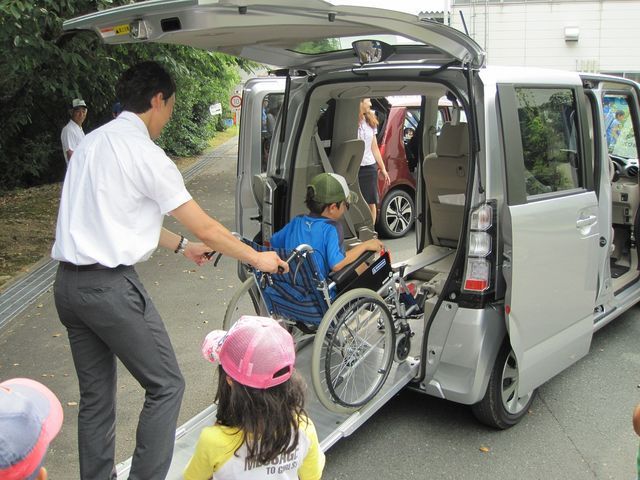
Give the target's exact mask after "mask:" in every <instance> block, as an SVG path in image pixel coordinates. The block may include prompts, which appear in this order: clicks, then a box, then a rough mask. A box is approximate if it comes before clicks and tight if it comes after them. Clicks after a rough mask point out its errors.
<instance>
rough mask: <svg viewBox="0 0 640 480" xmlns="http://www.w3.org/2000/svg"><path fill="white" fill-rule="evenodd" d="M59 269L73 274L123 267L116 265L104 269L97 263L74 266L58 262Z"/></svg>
mask: <svg viewBox="0 0 640 480" xmlns="http://www.w3.org/2000/svg"><path fill="white" fill-rule="evenodd" d="M60 267H62V268H64V269H65V270H73V271H74V272H88V271H94V270H115V269H116V268H120V267H124V265H118V266H117V267H106V266H104V265H101V264H99V263H91V264H89V265H75V264H73V263H69V262H60Z"/></svg>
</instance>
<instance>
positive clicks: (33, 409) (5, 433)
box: [0, 378, 63, 480]
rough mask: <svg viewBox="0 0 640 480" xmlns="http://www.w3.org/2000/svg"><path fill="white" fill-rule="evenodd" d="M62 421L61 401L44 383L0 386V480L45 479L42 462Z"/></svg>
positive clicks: (22, 381) (16, 382)
mask: <svg viewBox="0 0 640 480" xmlns="http://www.w3.org/2000/svg"><path fill="white" fill-rule="evenodd" d="M62 418H63V413H62V405H60V401H59V400H58V399H57V398H56V396H55V395H54V394H53V392H52V391H51V390H49V389H48V388H47V387H45V386H44V385H42V384H41V383H38V382H36V381H35V380H30V379H28V378H14V379H12V380H7V381H5V382H2V383H0V478H1V479H2V480H36V479H37V480H46V478H47V471H46V470H45V469H44V467H43V466H42V463H43V461H44V457H45V455H46V453H47V449H48V448H49V443H51V441H52V440H53V439H54V437H55V436H56V435H57V434H58V432H59V431H60V427H61V426H62Z"/></svg>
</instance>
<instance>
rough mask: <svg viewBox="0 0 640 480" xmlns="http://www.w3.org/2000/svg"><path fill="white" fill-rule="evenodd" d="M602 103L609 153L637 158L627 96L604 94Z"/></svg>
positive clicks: (626, 157)
mask: <svg viewBox="0 0 640 480" xmlns="http://www.w3.org/2000/svg"><path fill="white" fill-rule="evenodd" d="M602 104H603V114H604V128H605V133H606V135H607V147H608V148H609V153H610V154H612V155H615V156H617V157H622V158H625V159H628V158H638V150H637V148H636V136H635V131H634V129H633V121H632V120H631V112H630V111H629V101H628V99H627V97H626V96H625V95H609V94H606V95H605V96H604V98H603V100H602Z"/></svg>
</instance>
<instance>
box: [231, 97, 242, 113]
mask: <svg viewBox="0 0 640 480" xmlns="http://www.w3.org/2000/svg"><path fill="white" fill-rule="evenodd" d="M229 104H230V105H231V108H232V109H233V110H239V109H240V106H241V105H242V97H241V96H240V95H233V96H232V97H231V99H230V100H229Z"/></svg>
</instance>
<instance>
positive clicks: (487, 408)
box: [471, 340, 536, 430]
mask: <svg viewBox="0 0 640 480" xmlns="http://www.w3.org/2000/svg"><path fill="white" fill-rule="evenodd" d="M517 388H518V361H517V359H516V356H515V354H514V353H513V350H512V349H511V345H510V344H509V341H508V340H507V341H505V342H504V344H503V345H502V347H501V348H500V352H499V353H498V356H497V358H496V361H495V363H494V365H493V369H492V370H491V376H490V377H489V384H488V385H487V391H486V392H485V394H484V398H483V399H482V400H480V401H479V402H478V403H476V404H475V405H473V406H472V407H471V410H472V412H473V414H474V416H475V417H476V418H477V419H478V421H480V422H481V423H484V424H485V425H488V426H490V427H493V428H497V429H500V430H505V429H507V428H510V427H513V426H514V425H515V424H517V423H518V422H520V420H522V417H524V416H525V415H526V414H527V412H528V411H529V407H530V406H531V402H533V399H534V397H535V394H536V390H533V391H532V392H529V393H527V394H526V395H524V396H522V397H518V398H516V391H517Z"/></svg>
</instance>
